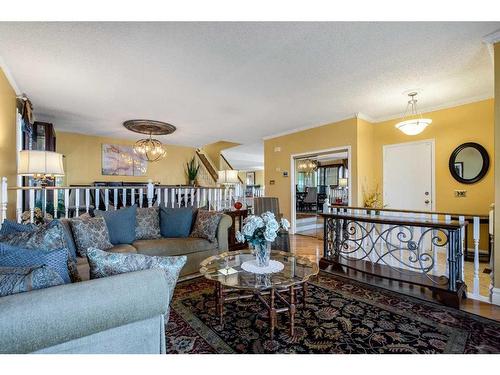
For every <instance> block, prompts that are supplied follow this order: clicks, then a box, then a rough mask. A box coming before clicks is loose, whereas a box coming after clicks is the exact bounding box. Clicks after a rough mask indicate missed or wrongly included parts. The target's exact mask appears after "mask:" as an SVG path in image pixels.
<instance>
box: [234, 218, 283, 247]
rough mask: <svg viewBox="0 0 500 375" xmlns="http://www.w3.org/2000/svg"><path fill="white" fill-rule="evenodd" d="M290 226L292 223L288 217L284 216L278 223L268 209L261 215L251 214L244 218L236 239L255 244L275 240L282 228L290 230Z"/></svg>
mask: <svg viewBox="0 0 500 375" xmlns="http://www.w3.org/2000/svg"><path fill="white" fill-rule="evenodd" d="M289 228H290V223H289V222H288V220H287V219H285V218H283V219H281V220H280V222H279V223H278V221H277V220H276V218H275V216H274V214H273V213H272V212H270V211H267V212H264V213H263V214H262V215H261V216H256V215H250V216H248V217H247V218H246V219H245V220H243V227H242V228H241V232H240V231H238V232H236V240H237V241H238V242H242V243H243V242H245V241H248V243H250V244H252V245H254V246H255V245H259V244H264V243H266V242H273V241H274V240H275V239H276V237H277V236H278V235H279V232H280V230H285V231H288V229H289Z"/></svg>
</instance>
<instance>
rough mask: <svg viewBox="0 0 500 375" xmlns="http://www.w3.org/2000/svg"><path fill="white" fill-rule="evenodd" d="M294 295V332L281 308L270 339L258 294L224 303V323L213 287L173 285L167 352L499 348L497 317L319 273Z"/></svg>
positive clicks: (488, 350)
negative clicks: (303, 292)
mask: <svg viewBox="0 0 500 375" xmlns="http://www.w3.org/2000/svg"><path fill="white" fill-rule="evenodd" d="M298 300H299V303H298V304H297V307H298V308H297V313H296V318H295V326H296V328H295V335H294V336H293V337H290V335H289V330H288V327H289V326H288V314H287V313H282V314H278V328H277V330H276V331H275V339H274V340H273V341H271V340H270V339H269V334H268V333H269V324H268V318H267V311H266V310H265V309H264V308H263V305H262V304H261V302H260V301H259V300H258V299H257V298H255V299H247V300H240V301H233V302H228V303H226V304H225V305H224V310H225V320H224V323H225V324H224V326H223V327H222V326H221V325H220V324H219V320H218V318H217V316H216V313H215V300H214V284H213V283H212V282H210V281H208V280H206V279H205V278H197V279H193V280H189V281H185V282H182V283H179V284H178V285H177V288H176V292H175V295H174V298H173V302H172V309H171V312H170V319H169V323H168V325H167V330H166V335H167V353H500V322H496V321H493V320H489V319H485V318H482V317H479V316H476V315H473V314H469V313H465V312H462V311H458V310H455V309H451V308H446V307H443V306H441V305H438V304H435V303H431V302H424V301H421V300H418V299H415V298H412V297H407V296H404V295H401V294H399V293H394V292H390V291H387V290H383V289H378V288H375V287H371V286H369V285H366V284H361V283H357V282H355V281H352V280H347V279H344V278H342V277H337V276H333V275H330V274H327V273H324V272H322V273H320V275H319V276H318V277H317V278H316V279H315V280H314V281H313V282H311V283H310V284H309V293H308V296H307V298H306V307H305V308H304V307H302V304H301V303H300V302H301V294H299V299H298Z"/></svg>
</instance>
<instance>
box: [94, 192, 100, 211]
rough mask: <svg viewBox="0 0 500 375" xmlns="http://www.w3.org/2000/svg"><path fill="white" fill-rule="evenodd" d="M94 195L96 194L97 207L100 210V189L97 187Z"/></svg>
mask: <svg viewBox="0 0 500 375" xmlns="http://www.w3.org/2000/svg"><path fill="white" fill-rule="evenodd" d="M94 195H95V207H94V208H95V209H96V210H98V209H99V203H100V199H101V197H100V193H99V189H95V190H94Z"/></svg>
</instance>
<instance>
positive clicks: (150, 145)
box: [123, 120, 176, 162]
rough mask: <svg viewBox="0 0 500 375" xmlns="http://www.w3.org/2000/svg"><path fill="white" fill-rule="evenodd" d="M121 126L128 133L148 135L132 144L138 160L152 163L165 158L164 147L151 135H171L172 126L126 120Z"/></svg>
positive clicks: (151, 121) (152, 121)
mask: <svg viewBox="0 0 500 375" xmlns="http://www.w3.org/2000/svg"><path fill="white" fill-rule="evenodd" d="M123 126H125V127H126V128H127V129H128V130H130V131H133V132H136V133H140V134H148V135H149V137H148V138H144V139H139V140H138V141H137V142H135V144H134V153H135V154H136V155H137V156H138V157H139V158H141V159H142V160H145V161H151V162H154V161H158V160H160V159H163V158H164V157H165V156H167V150H166V149H165V145H164V144H162V143H161V142H160V141H159V140H158V139H155V138H153V135H166V134H172V133H173V132H174V131H175V130H176V127H175V126H174V125H171V124H168V123H166V122H161V121H155V120H128V121H125V122H124V123H123Z"/></svg>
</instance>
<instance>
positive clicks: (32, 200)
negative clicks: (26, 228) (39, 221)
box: [29, 189, 35, 223]
mask: <svg viewBox="0 0 500 375" xmlns="http://www.w3.org/2000/svg"><path fill="white" fill-rule="evenodd" d="M29 198H30V223H33V222H34V221H35V190H34V189H30V190H29Z"/></svg>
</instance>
